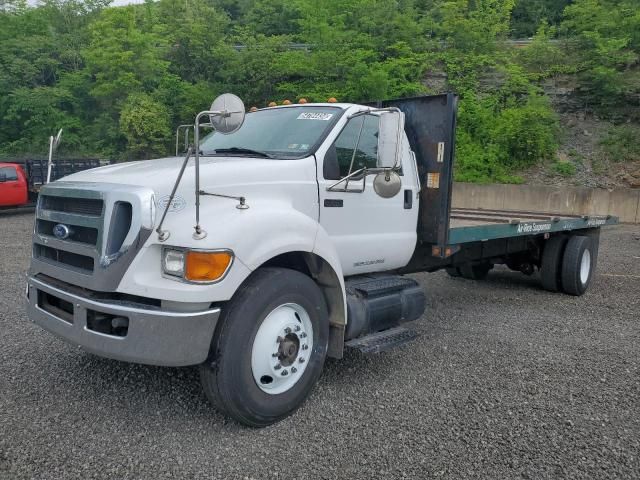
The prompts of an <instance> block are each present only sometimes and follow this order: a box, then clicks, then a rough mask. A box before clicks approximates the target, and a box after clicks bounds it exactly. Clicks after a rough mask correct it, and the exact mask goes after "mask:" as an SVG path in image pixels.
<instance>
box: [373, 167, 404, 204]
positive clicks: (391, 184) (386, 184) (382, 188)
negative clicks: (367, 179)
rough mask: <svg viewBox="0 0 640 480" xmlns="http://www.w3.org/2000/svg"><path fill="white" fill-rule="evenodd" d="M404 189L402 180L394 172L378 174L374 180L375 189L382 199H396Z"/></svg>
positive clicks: (386, 171) (388, 171)
mask: <svg viewBox="0 0 640 480" xmlns="http://www.w3.org/2000/svg"><path fill="white" fill-rule="evenodd" d="M401 188H402V180H401V179H400V175H398V174H397V173H396V172H395V171H393V170H385V171H384V172H380V173H378V174H377V175H376V176H375V178H374V179H373V189H374V190H375V192H376V193H377V194H378V195H379V196H381V197H382V198H392V197H395V196H396V195H397V194H398V192H399V191H400V189H401Z"/></svg>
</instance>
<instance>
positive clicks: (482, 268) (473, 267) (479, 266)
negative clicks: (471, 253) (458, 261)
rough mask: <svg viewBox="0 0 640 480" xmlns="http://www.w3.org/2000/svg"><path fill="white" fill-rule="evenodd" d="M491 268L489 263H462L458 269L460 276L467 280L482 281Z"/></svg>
mask: <svg viewBox="0 0 640 480" xmlns="http://www.w3.org/2000/svg"><path fill="white" fill-rule="evenodd" d="M492 268H493V265H491V264H490V263H485V262H483V263H464V264H462V265H460V267H458V270H460V275H462V277H463V278H466V279H467V280H484V279H485V278H487V275H488V274H489V271H490V270H491V269H492Z"/></svg>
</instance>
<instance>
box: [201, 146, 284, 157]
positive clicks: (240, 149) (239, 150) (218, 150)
mask: <svg viewBox="0 0 640 480" xmlns="http://www.w3.org/2000/svg"><path fill="white" fill-rule="evenodd" d="M211 153H212V154H214V155H216V154H218V153H248V154H250V155H256V156H258V157H264V158H273V157H272V156H271V155H269V154H268V153H265V152H261V151H260V150H251V149H250V148H243V147H230V148H216V149H215V150H213V151H212V152H211Z"/></svg>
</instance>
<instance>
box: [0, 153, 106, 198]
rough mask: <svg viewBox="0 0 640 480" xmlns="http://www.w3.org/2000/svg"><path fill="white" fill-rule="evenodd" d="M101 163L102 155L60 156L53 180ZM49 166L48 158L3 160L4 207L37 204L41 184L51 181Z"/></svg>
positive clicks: (0, 166) (1, 192) (0, 167)
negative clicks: (99, 156) (96, 156)
mask: <svg viewBox="0 0 640 480" xmlns="http://www.w3.org/2000/svg"><path fill="white" fill-rule="evenodd" d="M105 163H108V162H105ZM101 164H102V163H101V162H100V160H98V159H86V158H82V159H65V160H58V161H56V162H55V163H53V164H52V165H51V175H50V181H54V180H58V179H59V178H62V177H66V176H67V175H71V174H72V173H76V172H79V171H82V170H88V169H90V168H96V167H99V166H100V165H101ZM47 169H48V163H47V160H44V159H29V160H24V161H20V163H18V162H0V210H8V209H11V208H16V207H23V206H27V205H33V204H35V199H36V198H37V196H38V192H39V191H40V187H41V186H42V185H44V184H46V183H47V175H48V174H47Z"/></svg>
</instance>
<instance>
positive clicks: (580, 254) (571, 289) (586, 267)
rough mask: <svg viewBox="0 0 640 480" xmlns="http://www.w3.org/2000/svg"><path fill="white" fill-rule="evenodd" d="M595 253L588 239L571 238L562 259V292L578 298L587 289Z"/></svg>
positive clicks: (578, 236) (580, 237) (581, 237)
mask: <svg viewBox="0 0 640 480" xmlns="http://www.w3.org/2000/svg"><path fill="white" fill-rule="evenodd" d="M596 255H597V252H596V250H595V249H594V245H593V242H592V241H591V239H590V238H589V237H583V236H581V235H576V236H573V237H571V238H570V239H569V241H568V242H567V247H566V248H565V251H564V256H563V259H562V290H563V291H564V292H565V293H568V294H569V295H575V296H580V295H582V294H583V293H584V292H586V291H587V288H589V284H590V283H591V277H592V276H593V270H594V267H595V258H596Z"/></svg>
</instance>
